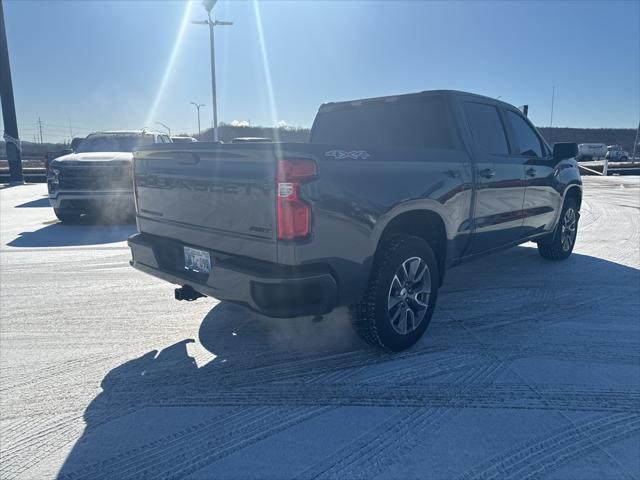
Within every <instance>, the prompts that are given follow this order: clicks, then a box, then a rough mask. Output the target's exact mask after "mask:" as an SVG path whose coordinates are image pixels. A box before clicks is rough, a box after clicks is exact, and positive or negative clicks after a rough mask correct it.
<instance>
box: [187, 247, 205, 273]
mask: <svg viewBox="0 0 640 480" xmlns="http://www.w3.org/2000/svg"><path fill="white" fill-rule="evenodd" d="M184 268H185V270H191V271H192V272H196V273H209V272H210V271H211V256H210V255H209V252H205V251H203V250H198V249H196V248H191V247H184Z"/></svg>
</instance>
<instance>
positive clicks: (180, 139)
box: [171, 137, 198, 143]
mask: <svg viewBox="0 0 640 480" xmlns="http://www.w3.org/2000/svg"><path fill="white" fill-rule="evenodd" d="M171 141H172V142H173V143H182V142H187V143H188V142H197V141H198V140H196V139H195V138H193V137H171Z"/></svg>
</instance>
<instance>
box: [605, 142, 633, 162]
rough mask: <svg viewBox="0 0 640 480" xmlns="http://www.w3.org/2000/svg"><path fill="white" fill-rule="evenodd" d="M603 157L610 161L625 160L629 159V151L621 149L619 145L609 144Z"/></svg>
mask: <svg viewBox="0 0 640 480" xmlns="http://www.w3.org/2000/svg"><path fill="white" fill-rule="evenodd" d="M605 158H606V159H607V160H609V161H610V162H626V161H627V160H629V152H627V151H625V150H623V149H622V147H621V146H620V145H609V146H607V154H606V155H605Z"/></svg>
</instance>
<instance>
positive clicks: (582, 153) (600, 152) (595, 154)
mask: <svg viewBox="0 0 640 480" xmlns="http://www.w3.org/2000/svg"><path fill="white" fill-rule="evenodd" d="M606 154H607V145H606V144H604V143H579V144H578V156H577V157H576V160H578V161H579V162H590V161H591V160H595V159H598V158H604V156H605V155H606Z"/></svg>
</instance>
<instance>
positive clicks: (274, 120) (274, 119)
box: [253, 0, 280, 153]
mask: <svg viewBox="0 0 640 480" xmlns="http://www.w3.org/2000/svg"><path fill="white" fill-rule="evenodd" d="M253 11H254V13H255V17H256V28H257V30H258V38H259V40H260V54H261V55H262V67H263V69H264V79H265V83H266V87H267V95H268V96H269V110H270V114H271V125H273V137H274V138H273V140H274V141H275V142H280V131H279V130H278V127H277V125H278V111H277V109H276V100H275V96H274V94H273V84H272V82H271V70H270V68H269V56H268V55H267V45H266V43H265V41H264V31H263V29H262V15H261V14H260V5H259V4H258V0H253ZM276 148H279V147H278V146H276ZM278 153H279V152H278Z"/></svg>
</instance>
